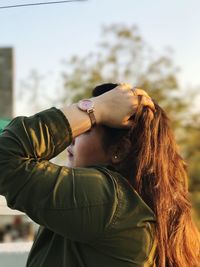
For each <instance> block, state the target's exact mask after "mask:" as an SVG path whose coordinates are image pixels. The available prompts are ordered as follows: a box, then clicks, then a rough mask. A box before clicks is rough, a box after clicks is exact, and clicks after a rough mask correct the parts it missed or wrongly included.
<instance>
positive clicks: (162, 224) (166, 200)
mask: <svg viewBox="0 0 200 267" xmlns="http://www.w3.org/2000/svg"><path fill="white" fill-rule="evenodd" d="M116 85H117V84H103V85H100V86H97V87H96V88H95V89H94V90H93V96H98V95H100V94H102V93H104V92H106V91H109V90H112V89H113V88H114V87H115V86H116ZM154 104H155V107H156V112H155V113H154V114H153V119H152V113H151V112H152V111H151V110H150V109H149V108H148V107H144V106H143V105H139V106H138V110H137V112H136V114H134V116H133V117H132V119H133V126H132V127H131V128H130V129H128V130H127V129H113V128H109V127H107V126H102V127H103V129H104V138H103V139H104V140H103V143H104V147H105V149H109V148H110V147H111V146H114V145H117V144H119V143H120V144H121V147H122V149H123V140H125V139H127V138H128V139H129V141H131V144H132V147H131V149H130V150H129V153H128V154H127V155H126V157H125V158H124V159H123V160H122V162H121V163H120V164H119V165H118V166H117V168H118V171H119V172H120V173H121V174H122V175H123V176H125V177H126V178H127V179H128V180H129V183H130V184H131V185H132V186H133V187H134V189H135V190H136V191H137V192H138V193H139V194H140V196H141V197H142V198H143V200H144V201H145V202H146V203H147V204H148V205H149V206H150V207H151V208H152V210H153V211H154V213H155V215H156V218H157V221H156V238H157V241H158V244H159V245H158V247H157V260H156V262H157V264H156V265H157V266H158V267H165V266H167V267H189V266H191V267H197V266H200V234H199V231H198V229H197V227H196V225H195V224H194V222H193V220H192V216H191V203H190V199H189V192H188V174H187V168H186V163H185V162H184V160H183V159H182V157H181V156H180V154H179V152H178V148H177V144H176V142H175V138H174V135H173V132H172V130H171V127H170V122H169V119H168V117H167V115H166V113H165V112H164V111H163V110H162V108H161V107H160V106H159V105H158V104H157V103H155V101H154Z"/></svg>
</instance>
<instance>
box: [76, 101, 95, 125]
mask: <svg viewBox="0 0 200 267" xmlns="http://www.w3.org/2000/svg"><path fill="white" fill-rule="evenodd" d="M78 108H79V109H80V110H82V111H85V112H87V113H88V115H89V117H90V121H91V127H92V126H94V125H95V124H96V118H95V116H94V110H95V109H94V103H93V102H92V100H91V99H82V100H80V101H79V102H78Z"/></svg>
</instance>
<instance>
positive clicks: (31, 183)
mask: <svg viewBox="0 0 200 267" xmlns="http://www.w3.org/2000/svg"><path fill="white" fill-rule="evenodd" d="M71 140H72V132H71V128H70V125H69V122H68V120H67V118H66V117H65V116H64V114H63V113H62V112H61V111H60V110H58V109H56V108H51V109H49V110H45V111H42V112H40V113H37V114H36V115H34V116H32V117H17V118H15V119H14V120H12V121H11V122H10V124H9V125H8V126H7V127H6V128H5V129H4V131H3V132H2V134H1V135H0V174H1V175H0V194H1V195H3V196H5V197H6V200H7V204H8V206H9V207H10V208H12V209H18V210H20V211H22V212H25V213H26V214H27V215H28V216H29V217H30V218H31V219H32V220H34V221H35V222H36V223H38V224H40V225H42V226H44V227H47V228H49V229H50V230H52V231H54V232H56V233H58V234H60V235H62V236H65V237H67V238H70V239H72V240H76V241H82V242H88V241H90V240H94V239H95V238H97V237H98V236H99V235H100V234H101V233H102V232H103V231H104V229H105V228H106V227H107V226H108V225H109V224H110V222H111V219H112V217H113V214H114V211H115V209H116V204H117V203H116V198H115V194H116V189H115V188H116V185H115V182H114V181H113V180H112V179H111V178H110V177H108V176H107V175H105V174H103V172H101V171H100V170H98V169H96V168H94V167H88V168H68V167H62V166H58V165H56V164H53V163H51V162H49V160H50V159H52V158H53V157H55V156H56V155H57V154H59V153H60V152H61V151H63V150H64V149H65V148H66V147H67V146H68V145H69V144H70V142H71Z"/></svg>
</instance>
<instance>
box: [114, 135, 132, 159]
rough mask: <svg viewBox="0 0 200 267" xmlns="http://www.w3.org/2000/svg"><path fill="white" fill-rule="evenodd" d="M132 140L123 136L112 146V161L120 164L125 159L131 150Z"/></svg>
mask: <svg viewBox="0 0 200 267" xmlns="http://www.w3.org/2000/svg"><path fill="white" fill-rule="evenodd" d="M131 146H132V144H131V141H130V140H129V139H128V138H123V139H122V140H121V141H120V142H119V143H118V144H117V145H115V146H114V147H113V148H112V151H111V162H112V164H118V163H120V162H121V161H122V160H123V159H125V158H126V157H127V156H128V154H129V153H130V150H131Z"/></svg>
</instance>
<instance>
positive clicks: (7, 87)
mask: <svg viewBox="0 0 200 267" xmlns="http://www.w3.org/2000/svg"><path fill="white" fill-rule="evenodd" d="M13 65H14V64H13V49H12V48H10V47H8V48H0V118H11V117H12V116H13V75H14V66H13Z"/></svg>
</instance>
